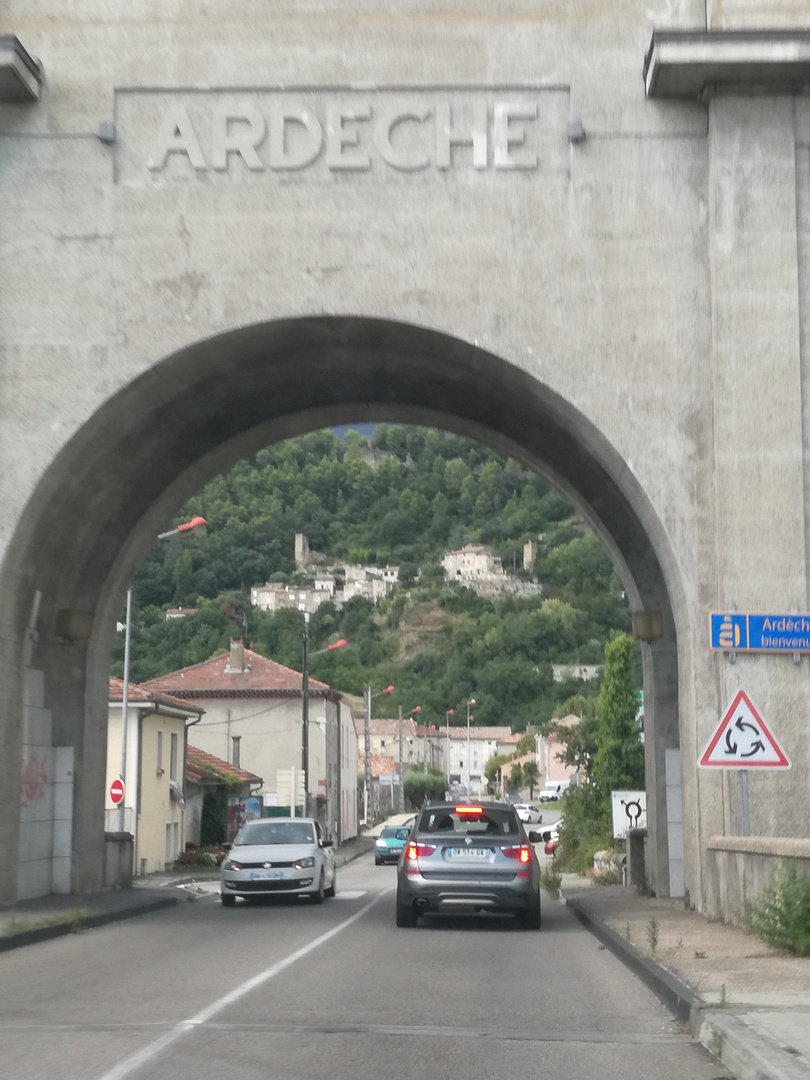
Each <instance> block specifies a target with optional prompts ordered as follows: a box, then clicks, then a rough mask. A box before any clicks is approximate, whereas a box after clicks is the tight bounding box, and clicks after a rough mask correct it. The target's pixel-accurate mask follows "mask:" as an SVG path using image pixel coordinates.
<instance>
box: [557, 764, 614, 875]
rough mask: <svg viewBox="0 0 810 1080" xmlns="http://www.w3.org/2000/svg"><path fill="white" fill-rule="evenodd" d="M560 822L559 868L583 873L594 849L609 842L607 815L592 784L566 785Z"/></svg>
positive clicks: (589, 867)
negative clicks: (567, 787) (561, 827)
mask: <svg viewBox="0 0 810 1080" xmlns="http://www.w3.org/2000/svg"><path fill="white" fill-rule="evenodd" d="M561 808H562V812H563V820H564V825H563V829H562V833H561V835H560V839H561V841H562V842H561V844H560V846H559V848H558V849H557V854H556V861H557V864H558V865H559V867H560V869H561V870H568V871H571V872H572V873H575V874H585V872H586V871H587V870H589V869H591V868H592V867H593V857H594V855H595V854H596V852H597V851H602V850H604V849H605V848H609V847H610V846H611V843H612V840H613V838H612V829H611V824H610V818H609V816H608V814H607V813H606V812H605V807H604V803H603V802H602V800H601V799H600V798H599V794H598V792H597V791H596V789H595V788H594V786H593V785H592V784H583V785H582V786H581V787H578V788H574V789H573V790H572V789H570V788H569V789H568V791H567V792H566V794H565V797H564V799H563V801H562V807H561Z"/></svg>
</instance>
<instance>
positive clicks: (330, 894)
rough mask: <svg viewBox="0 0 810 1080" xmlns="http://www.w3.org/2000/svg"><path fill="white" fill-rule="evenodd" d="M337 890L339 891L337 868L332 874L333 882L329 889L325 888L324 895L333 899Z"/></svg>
mask: <svg viewBox="0 0 810 1080" xmlns="http://www.w3.org/2000/svg"><path fill="white" fill-rule="evenodd" d="M336 892H337V870H335V871H334V873H333V874H332V884H331V885H330V886H329V888H328V889H324V891H323V895H324V896H326V897H328V898H329V899H330V900H331V899H332V897H333V896H334V895H335V893H336Z"/></svg>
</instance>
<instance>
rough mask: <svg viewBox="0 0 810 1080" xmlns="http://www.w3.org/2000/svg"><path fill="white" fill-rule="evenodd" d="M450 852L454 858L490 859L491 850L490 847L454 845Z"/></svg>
mask: <svg viewBox="0 0 810 1080" xmlns="http://www.w3.org/2000/svg"><path fill="white" fill-rule="evenodd" d="M450 854H451V856H452V857H453V858H454V859H488V858H489V855H490V851H489V848H480V847H477V848H476V847H454V848H451V849H450Z"/></svg>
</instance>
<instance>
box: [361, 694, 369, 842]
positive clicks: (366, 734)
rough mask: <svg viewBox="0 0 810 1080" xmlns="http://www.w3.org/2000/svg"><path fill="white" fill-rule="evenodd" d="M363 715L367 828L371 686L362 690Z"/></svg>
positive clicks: (364, 800)
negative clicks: (363, 699) (363, 698)
mask: <svg viewBox="0 0 810 1080" xmlns="http://www.w3.org/2000/svg"><path fill="white" fill-rule="evenodd" d="M364 697H365V710H364V712H365V716H364V719H363V735H364V737H365V754H366V775H365V778H364V780H363V818H364V819H365V822H366V828H368V823H369V822H368V801H369V795H370V793H371V687H370V686H367V687H365V690H364Z"/></svg>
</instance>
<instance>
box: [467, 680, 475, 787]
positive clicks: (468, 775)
mask: <svg viewBox="0 0 810 1080" xmlns="http://www.w3.org/2000/svg"><path fill="white" fill-rule="evenodd" d="M474 704H475V698H474V697H473V698H470V700H469V701H468V702H467V794H468V795H472V791H471V790H470V788H471V787H472V777H471V776H470V720H472V716H471V714H470V706H471V705H474Z"/></svg>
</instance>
